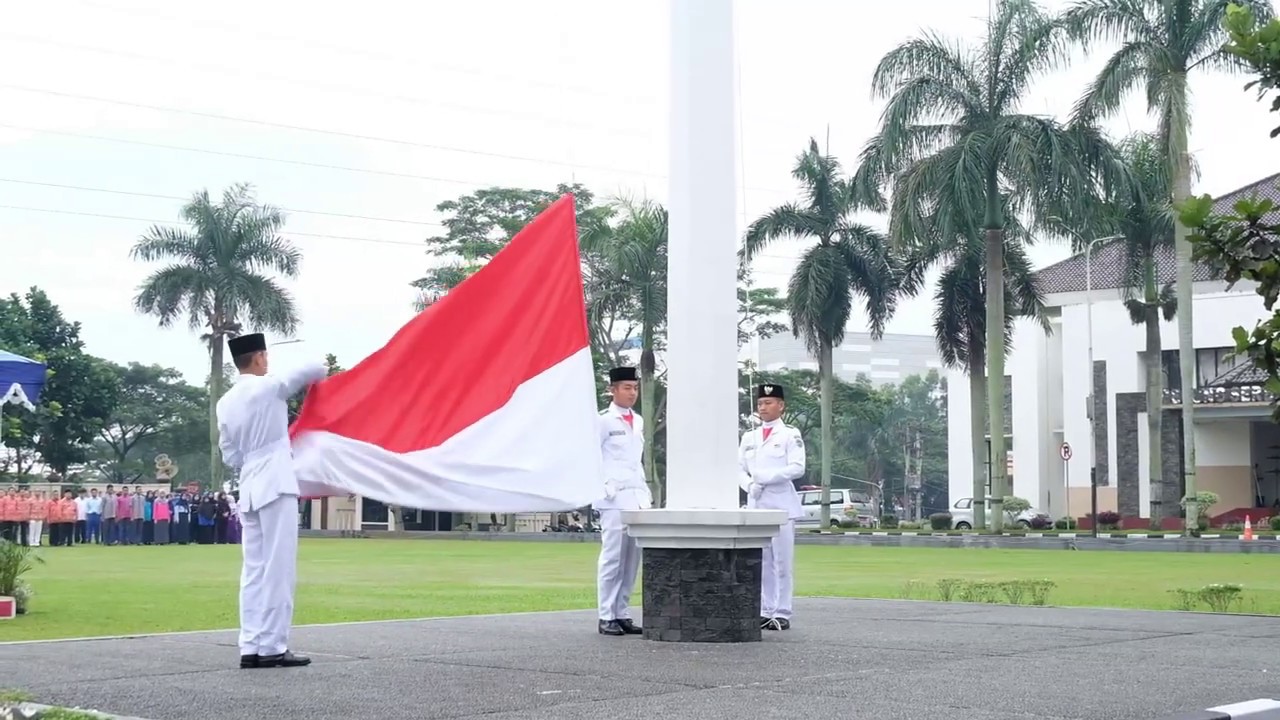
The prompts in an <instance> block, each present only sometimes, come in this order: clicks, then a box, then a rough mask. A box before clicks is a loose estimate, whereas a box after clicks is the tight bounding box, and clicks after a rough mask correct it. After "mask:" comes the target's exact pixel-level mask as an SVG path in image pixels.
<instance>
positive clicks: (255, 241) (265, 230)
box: [130, 184, 302, 487]
mask: <svg viewBox="0 0 1280 720" xmlns="http://www.w3.org/2000/svg"><path fill="white" fill-rule="evenodd" d="M182 217H183V219H184V220H186V221H187V223H188V224H189V225H190V228H189V229H175V228H169V227H160V226H154V227H152V228H151V229H150V230H149V231H147V233H146V234H145V235H143V236H142V238H141V239H139V240H138V242H137V243H136V244H135V245H134V246H133V250H132V251H131V253H130V254H131V256H132V257H133V258H134V259H135V260H142V261H144V262H155V261H158V260H164V261H167V262H168V263H169V264H168V265H167V266H166V267H163V268H161V269H159V270H156V271H155V272H153V273H152V274H151V275H150V276H148V277H147V279H146V280H143V281H142V284H141V285H140V286H139V287H138V294H137V295H136V296H135V297H134V300H133V304H134V307H135V308H136V309H137V310H138V311H139V312H143V313H147V314H150V315H155V316H156V317H157V318H158V319H159V321H160V326H161V327H169V326H170V325H172V324H173V323H174V321H176V320H178V319H179V318H181V317H184V316H185V318H186V321H187V324H188V326H190V328H191V329H192V330H199V329H204V330H205V333H204V334H203V335H201V336H200V339H201V340H202V341H204V342H206V343H207V344H208V346H209V444H210V448H209V479H210V482H211V483H212V484H213V486H214V487H219V486H220V485H221V479H222V476H223V472H222V470H223V468H222V461H221V458H220V456H219V451H218V423H217V417H216V408H217V403H218V398H220V397H221V396H222V388H223V386H224V376H223V345H224V342H225V338H226V337H228V336H233V335H235V334H237V333H239V332H240V330H241V328H242V327H243V323H244V322H245V321H248V324H249V326H251V327H253V328H255V329H261V330H263V331H266V332H273V333H280V334H283V335H286V336H288V335H292V334H293V332H294V331H295V330H296V329H297V326H298V310H297V308H296V307H295V306H294V302H293V296H292V295H291V294H290V293H289V291H288V290H286V289H284V288H283V287H282V286H281V285H280V284H279V283H278V282H277V281H276V279H275V278H273V277H272V276H271V273H279V274H281V275H284V276H285V277H287V278H291V279H292V278H296V277H298V266H299V265H300V263H301V261H302V253H301V252H300V251H299V250H298V249H297V248H296V247H295V246H294V245H293V243H291V242H289V241H288V240H286V239H284V238H283V237H280V235H279V232H280V230H281V228H283V227H284V215H283V213H281V212H280V210H278V209H276V208H274V207H271V206H264V205H258V204H257V203H256V202H255V201H254V197H253V193H252V191H251V190H250V188H249V186H248V185H246V184H238V185H234V186H232V187H230V188H228V189H227V190H226V191H225V192H224V193H223V195H222V202H220V203H215V202H213V200H212V199H210V197H209V192H208V191H207V190H201V191H200V192H198V193H196V194H195V195H194V196H193V197H192V199H191V201H190V202H189V203H187V204H186V205H184V206H183V208H182Z"/></svg>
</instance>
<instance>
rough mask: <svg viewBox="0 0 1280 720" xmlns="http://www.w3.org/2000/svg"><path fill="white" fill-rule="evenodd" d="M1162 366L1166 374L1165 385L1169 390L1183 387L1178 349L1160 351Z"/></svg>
mask: <svg viewBox="0 0 1280 720" xmlns="http://www.w3.org/2000/svg"><path fill="white" fill-rule="evenodd" d="M1160 367H1161V370H1162V371H1163V374H1164V386H1165V388H1166V389H1169V390H1181V389H1182V369H1181V368H1180V367H1178V351H1177V350H1165V351H1163V352H1161V353H1160Z"/></svg>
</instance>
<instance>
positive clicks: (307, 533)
mask: <svg viewBox="0 0 1280 720" xmlns="http://www.w3.org/2000/svg"><path fill="white" fill-rule="evenodd" d="M298 534H299V535H300V536H301V537H306V538H342V537H348V534H347V533H344V532H340V531H337V530H300V531H299V532H298ZM358 538H388V539H399V540H475V541H479V542H484V541H489V542H549V543H557V542H560V543H599V542H600V535H599V534H597V533H531V532H515V533H509V532H476V531H462V530H452V531H427V530H398V531H395V532H388V531H386V530H364V531H360V532H359V534H358V535H357V536H356V538H352V539H358ZM796 544H797V545H862V546H867V545H871V546H875V547H937V548H1005V549H1025V550H1104V551H1117V550H1119V551H1125V550H1127V551H1131V552H1202V553H1203V552H1213V553H1258V554H1280V542H1277V541H1276V540H1263V539H1258V540H1253V541H1241V540H1238V539H1236V538H1207V537H1203V538H1187V537H1173V536H1166V537H1163V538H1155V537H1135V536H1133V535H1116V536H1113V537H1104V536H1103V535H1099V536H1098V537H1096V538H1095V537H1091V536H1089V535H1088V534H1087V533H1081V534H1078V535H1074V536H1069V535H1036V534H1028V535H972V534H970V535H947V534H943V533H937V534H930V533H923V532H922V533H898V534H890V533H888V532H885V531H875V533H874V534H873V533H871V532H867V533H838V534H837V533H809V532H800V533H797V534H796Z"/></svg>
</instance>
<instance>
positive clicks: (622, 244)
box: [582, 200, 667, 505]
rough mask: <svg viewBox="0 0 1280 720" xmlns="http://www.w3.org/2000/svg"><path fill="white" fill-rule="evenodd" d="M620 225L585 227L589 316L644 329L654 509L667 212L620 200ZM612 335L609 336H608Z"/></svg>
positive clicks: (643, 391) (644, 400)
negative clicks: (623, 321)
mask: <svg viewBox="0 0 1280 720" xmlns="http://www.w3.org/2000/svg"><path fill="white" fill-rule="evenodd" d="M614 209H615V210H616V211H617V212H618V214H619V216H620V219H619V221H618V222H617V224H616V225H612V226H611V225H608V224H607V223H597V224H595V225H593V226H591V227H589V228H584V231H583V233H582V252H583V254H584V255H585V256H588V257H587V260H586V263H585V264H586V272H585V275H586V276H587V281H586V286H587V298H588V307H587V315H588V319H589V320H590V322H591V325H592V327H593V328H594V327H604V326H605V325H607V322H608V320H609V319H610V318H615V317H618V316H620V315H622V316H625V317H628V318H630V319H632V320H633V321H635V322H636V323H638V324H639V326H640V327H639V330H640V348H641V350H640V410H641V412H643V413H645V416H646V421H645V423H644V474H645V482H647V483H648V484H649V488H650V490H651V491H652V492H653V498H654V504H655V505H658V504H659V502H660V498H661V492H660V491H661V489H662V488H661V487H659V483H658V476H657V471H656V469H657V465H656V460H657V456H656V454H655V452H654V436H655V434H656V433H657V431H658V424H659V422H660V414H661V413H660V411H659V407H658V401H657V397H658V385H657V382H658V381H657V377H656V370H657V363H656V358H655V351H657V350H658V349H660V348H659V346H660V345H661V339H662V337H663V331H664V329H665V327H666V324H667V210H666V208H664V207H662V206H661V205H659V204H657V203H653V202H649V201H641V202H634V201H630V200H619V201H617V202H616V203H614ZM605 334H606V335H607V333H605Z"/></svg>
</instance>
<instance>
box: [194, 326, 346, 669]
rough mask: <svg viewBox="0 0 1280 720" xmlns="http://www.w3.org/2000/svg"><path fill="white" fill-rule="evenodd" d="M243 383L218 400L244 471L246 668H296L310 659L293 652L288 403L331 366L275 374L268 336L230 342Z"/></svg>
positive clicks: (293, 510)
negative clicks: (269, 361) (270, 362)
mask: <svg viewBox="0 0 1280 720" xmlns="http://www.w3.org/2000/svg"><path fill="white" fill-rule="evenodd" d="M227 346H228V348H229V349H230V351H231V357H232V359H233V361H234V362H235V365H236V368H237V369H238V370H239V371H240V377H239V378H238V379H237V380H236V383H235V385H234V386H233V387H232V388H231V389H230V390H228V391H227V394H226V395H223V396H222V399H220V400H219V401H218V408H217V415H218V446H219V448H220V449H221V450H222V459H223V462H225V463H226V464H227V465H229V466H231V467H233V468H239V470H240V499H239V501H238V502H237V506H238V507H239V510H240V518H241V523H242V525H243V528H244V532H243V537H242V539H241V545H242V549H243V552H244V565H243V567H242V570H241V573H240V667H242V668H258V667H296V666H300V665H309V664H311V660H310V658H307V657H303V656H301V655H295V654H294V653H292V652H290V651H289V626H290V624H291V623H292V621H293V590H294V584H295V578H296V565H297V560H298V479H297V478H296V477H295V476H294V474H293V453H292V450H291V448H290V445H289V409H288V400H289V397H290V396H292V395H293V394H294V393H296V392H298V391H299V390H301V389H302V388H304V387H306V386H308V385H310V384H312V383H315V382H318V381H320V380H321V379H323V378H324V376H325V374H326V370H325V366H324V363H320V362H317V363H312V364H308V365H306V366H304V367H301V368H299V369H297V370H294V371H291V372H288V373H284V374H281V375H268V374H267V343H266V339H265V338H264V337H263V336H262V334H261V333H255V334H252V335H242V336H240V337H237V338H231V339H230V340H228V341H227Z"/></svg>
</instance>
